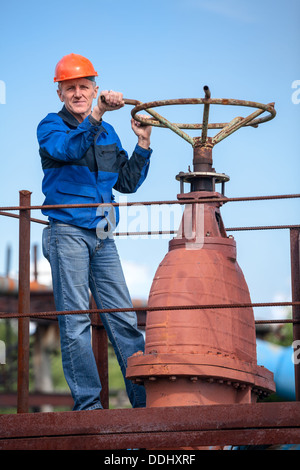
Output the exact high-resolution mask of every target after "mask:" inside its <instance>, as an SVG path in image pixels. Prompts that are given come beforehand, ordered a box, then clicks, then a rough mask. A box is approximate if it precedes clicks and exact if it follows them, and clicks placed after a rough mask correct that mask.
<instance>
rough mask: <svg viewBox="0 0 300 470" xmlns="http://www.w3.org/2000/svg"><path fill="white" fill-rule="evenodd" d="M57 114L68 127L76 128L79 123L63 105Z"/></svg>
mask: <svg viewBox="0 0 300 470" xmlns="http://www.w3.org/2000/svg"><path fill="white" fill-rule="evenodd" d="M58 115H59V116H60V117H61V118H62V120H63V121H64V122H65V123H66V124H67V125H68V126H70V127H73V128H76V127H77V126H78V125H79V124H80V123H79V121H77V119H76V118H75V117H74V116H73V114H71V113H70V112H69V111H68V110H67V108H66V107H65V105H64V106H63V107H62V109H61V110H60V111H59V113H58Z"/></svg>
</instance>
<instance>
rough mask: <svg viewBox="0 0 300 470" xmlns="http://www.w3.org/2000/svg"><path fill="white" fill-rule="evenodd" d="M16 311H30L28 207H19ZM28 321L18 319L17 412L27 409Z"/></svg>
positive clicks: (23, 198) (24, 198)
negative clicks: (17, 295) (17, 296)
mask: <svg viewBox="0 0 300 470" xmlns="http://www.w3.org/2000/svg"><path fill="white" fill-rule="evenodd" d="M30 196H31V192H30V191H20V207H21V206H23V207H27V206H30ZM18 299H19V300H18V312H19V313H21V314H22V313H29V312H30V209H24V210H23V209H20V219H19V298H18ZM29 323H30V318H29V317H25V318H19V319H18V406H17V411H18V413H28V410H29Z"/></svg>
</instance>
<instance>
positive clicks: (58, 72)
mask: <svg viewBox="0 0 300 470" xmlns="http://www.w3.org/2000/svg"><path fill="white" fill-rule="evenodd" d="M84 77H98V73H97V72H96V71H95V69H94V67H93V65H92V63H91V62H90V61H89V59H86V57H83V56H82V55H79V54H68V55H65V56H64V57H63V58H62V59H60V61H59V62H58V63H57V65H56V67H55V77H54V81H55V82H62V81H64V80H71V79H72V78H84Z"/></svg>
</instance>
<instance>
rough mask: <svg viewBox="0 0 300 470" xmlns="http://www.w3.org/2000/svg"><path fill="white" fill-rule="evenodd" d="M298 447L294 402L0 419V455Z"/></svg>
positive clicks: (299, 407)
mask: <svg viewBox="0 0 300 470" xmlns="http://www.w3.org/2000/svg"><path fill="white" fill-rule="evenodd" d="M299 443H300V404H299V403H297V402H288V403H258V404H255V405H254V404H252V405H248V404H247V405H245V404H241V405H240V404H237V405H216V406H192V407H175V408H171V407H170V408H152V409H146V408H140V409H127V410H126V409H125V410H101V411H70V412H61V413H21V414H15V415H0V450H75V449H76V450H100V449H105V450H108V449H129V448H131V449H133V448H134V449H179V448H182V447H184V448H187V447H189V448H191V449H193V448H195V447H198V446H238V445H268V444H269V445H274V444H299Z"/></svg>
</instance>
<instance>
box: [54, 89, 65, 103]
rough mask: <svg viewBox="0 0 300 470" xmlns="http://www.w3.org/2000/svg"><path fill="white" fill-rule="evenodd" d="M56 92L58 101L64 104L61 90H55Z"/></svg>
mask: <svg viewBox="0 0 300 470" xmlns="http://www.w3.org/2000/svg"><path fill="white" fill-rule="evenodd" d="M56 92H57V94H58V97H59V99H60V101H61V102H62V103H63V102H64V99H63V96H62V92H61V90H60V89H59V88H58V89H57V90H56Z"/></svg>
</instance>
